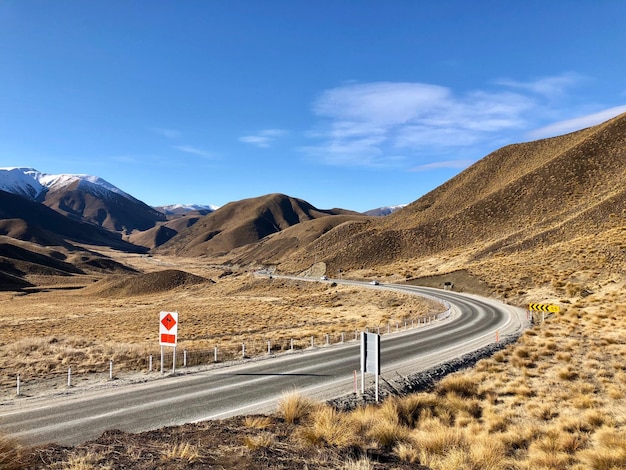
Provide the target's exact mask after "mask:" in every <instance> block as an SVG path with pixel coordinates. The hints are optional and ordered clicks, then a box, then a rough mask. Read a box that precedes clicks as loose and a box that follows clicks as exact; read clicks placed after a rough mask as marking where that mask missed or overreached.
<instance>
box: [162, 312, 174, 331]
mask: <svg viewBox="0 0 626 470" xmlns="http://www.w3.org/2000/svg"><path fill="white" fill-rule="evenodd" d="M161 324H162V325H163V326H164V327H165V329H166V330H167V331H170V330H171V329H172V328H173V327H174V326H176V320H174V317H173V316H172V314H171V313H169V312H167V315H165V316H164V317H163V318H162V319H161Z"/></svg>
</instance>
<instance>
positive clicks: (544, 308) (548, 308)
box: [528, 304, 560, 313]
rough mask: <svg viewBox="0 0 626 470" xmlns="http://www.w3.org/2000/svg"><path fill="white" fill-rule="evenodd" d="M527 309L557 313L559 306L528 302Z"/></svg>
mask: <svg viewBox="0 0 626 470" xmlns="http://www.w3.org/2000/svg"><path fill="white" fill-rule="evenodd" d="M528 310H537V311H540V312H552V313H558V311H559V310H560V309H559V306H558V305H545V304H528Z"/></svg>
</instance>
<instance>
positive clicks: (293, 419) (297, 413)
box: [277, 391, 318, 423]
mask: <svg viewBox="0 0 626 470" xmlns="http://www.w3.org/2000/svg"><path fill="white" fill-rule="evenodd" d="M317 407H318V404H317V402H315V401H314V400H312V399H310V398H308V397H305V396H303V395H301V394H300V393H299V392H297V391H292V392H287V393H285V394H283V396H282V397H281V398H280V400H279V401H278V410H277V412H278V415H279V416H280V417H281V418H283V419H284V420H285V421H286V422H288V423H299V422H300V421H302V420H303V419H305V418H307V417H308V416H309V415H310V414H311V413H312V412H313V411H314V410H315V408H317Z"/></svg>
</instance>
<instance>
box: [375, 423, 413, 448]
mask: <svg viewBox="0 0 626 470" xmlns="http://www.w3.org/2000/svg"><path fill="white" fill-rule="evenodd" d="M408 434H409V430H408V428H406V427H404V426H402V425H400V424H398V422H397V420H394V421H389V420H386V419H381V420H380V421H378V422H377V423H375V424H374V426H372V427H371V428H370V429H369V431H368V432H367V434H366V435H367V437H368V438H369V439H371V440H372V441H374V442H375V443H376V444H377V445H378V446H380V447H387V448H390V447H393V446H394V445H396V444H397V443H399V442H403V441H404V440H406V439H407V436H408Z"/></svg>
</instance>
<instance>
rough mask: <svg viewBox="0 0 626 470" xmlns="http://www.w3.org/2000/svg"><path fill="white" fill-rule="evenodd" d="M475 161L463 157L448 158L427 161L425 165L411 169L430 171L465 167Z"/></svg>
mask: <svg viewBox="0 0 626 470" xmlns="http://www.w3.org/2000/svg"><path fill="white" fill-rule="evenodd" d="M472 163H474V161H473V160H468V159H463V160H446V161H440V162H432V163H426V164H424V165H419V166H416V167H415V168H411V170H410V171H414V172H420V171H430V170H439V169H441V168H455V169H459V170H462V169H465V168H467V167H468V166H470V165H471V164H472Z"/></svg>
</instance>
